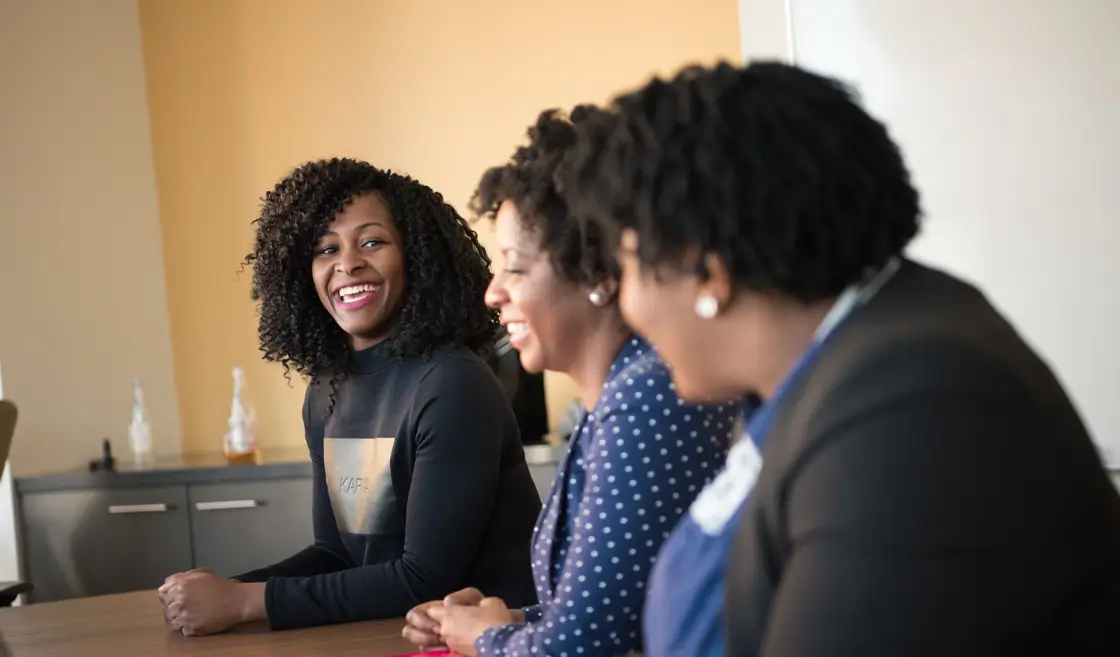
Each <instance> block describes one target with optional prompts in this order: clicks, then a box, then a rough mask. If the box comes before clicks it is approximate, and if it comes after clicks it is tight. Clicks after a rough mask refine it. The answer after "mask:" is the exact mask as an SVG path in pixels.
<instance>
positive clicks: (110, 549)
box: [21, 486, 192, 602]
mask: <svg viewBox="0 0 1120 657" xmlns="http://www.w3.org/2000/svg"><path fill="white" fill-rule="evenodd" d="M21 511H22V517H23V546H24V555H25V558H26V562H27V579H28V580H29V581H30V582H32V584H33V585H34V586H35V590H34V592H33V593H32V594H31V599H32V600H34V601H35V602H45V601H49V600H63V599H66V598H75V597H82V596H89V595H101V594H106V593H121V592H125V591H137V590H142V589H154V588H156V587H158V586H159V585H160V584H162V583H163V580H164V578H165V577H167V575H168V574H170V573H173V572H179V571H182V570H189V569H190V568H191V567H192V566H191V563H192V561H191V543H190V521H189V519H188V516H187V491H186V488H184V487H182V486H168V487H145V488H136V489H122V490H64V491H48V492H41V493H35V494H30V495H26V496H24V498H23V500H22V505H21Z"/></svg>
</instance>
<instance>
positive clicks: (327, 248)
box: [315, 246, 338, 256]
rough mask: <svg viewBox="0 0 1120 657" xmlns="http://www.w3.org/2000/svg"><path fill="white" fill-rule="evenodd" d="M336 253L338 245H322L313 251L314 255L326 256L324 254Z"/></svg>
mask: <svg viewBox="0 0 1120 657" xmlns="http://www.w3.org/2000/svg"><path fill="white" fill-rule="evenodd" d="M336 253H338V247H337V246H324V247H321V248H320V249H319V250H317V251H316V252H315V255H321V256H326V255H334V254H336Z"/></svg>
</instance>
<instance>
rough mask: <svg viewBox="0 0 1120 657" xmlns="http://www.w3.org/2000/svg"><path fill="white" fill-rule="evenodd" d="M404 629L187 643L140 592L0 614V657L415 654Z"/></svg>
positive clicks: (348, 627) (387, 624)
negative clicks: (58, 656) (402, 635)
mask: <svg viewBox="0 0 1120 657" xmlns="http://www.w3.org/2000/svg"><path fill="white" fill-rule="evenodd" d="M403 625H404V621H403V620H383V621H370V622H364V623H346V624H343V625H330V626H326V627H314V628H308V629H302V630H287V631H284V632H270V631H269V630H268V628H267V627H265V626H264V624H262V623H255V624H250V625H245V626H242V627H239V628H237V629H235V630H234V631H233V632H229V633H227V634H218V635H215V636H204V637H192V638H185V637H183V636H182V635H181V634H179V633H177V632H175V631H174V630H172V629H171V628H169V627H168V626H167V625H166V624H165V623H164V620H163V615H162V614H161V613H160V608H159V602H158V601H157V598H156V592H155V591H139V592H137V593H124V594H120V595H111V596H104V597H96V598H80V599H77V600H66V601H64V602H45V603H38V604H32V605H26V606H23V607H12V608H10V609H0V635H2V636H0V641H2V642H3V643H2V644H0V655H4V654H8V655H11V657H48V656H50V657H54V656H57V655H100V656H105V657H108V656H110V655H112V656H113V657H118V656H121V657H124V656H128V657H156V656H158V655H240V656H241V657H250V656H251V655H267V656H268V657H288V656H289V655H290V656H292V657H295V656H296V655H299V656H300V657H303V655H331V657H347V656H349V655H353V656H354V657H357V656H359V655H360V656H361V657H387V656H389V655H400V654H401V653H407V652H410V651H411V650H414V648H411V646H409V645H408V644H407V643H406V642H405V641H404V639H402V638H401V627H403ZM5 649H6V652H5Z"/></svg>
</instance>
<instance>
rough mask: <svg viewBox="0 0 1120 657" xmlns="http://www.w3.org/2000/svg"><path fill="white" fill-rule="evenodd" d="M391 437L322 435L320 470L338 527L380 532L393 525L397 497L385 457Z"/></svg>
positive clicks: (348, 530) (348, 531) (345, 530)
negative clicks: (324, 475)
mask: <svg viewBox="0 0 1120 657" xmlns="http://www.w3.org/2000/svg"><path fill="white" fill-rule="evenodd" d="M394 441H395V439H393V438H324V439H323V470H324V473H325V474H326V480H327V491H328V493H329V494H330V499H331V508H332V509H333V510H334V519H335V523H336V524H337V525H338V530H339V531H340V532H343V533H346V534H365V535H373V534H384V533H389V532H395V531H399V528H397V527H394V526H393V525H394V524H395V523H394V518H395V517H396V515H397V514H396V506H397V499H396V495H395V494H394V493H393V479H392V473H391V472H390V470H389V460H390V458H391V457H392V455H393V443H394Z"/></svg>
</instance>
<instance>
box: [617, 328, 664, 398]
mask: <svg viewBox="0 0 1120 657" xmlns="http://www.w3.org/2000/svg"><path fill="white" fill-rule="evenodd" d="M603 392H604V395H603V397H602V401H603V402H605V403H606V404H607V405H617V404H616V403H615V402H617V401H621V400H625V399H642V400H645V403H646V404H651V403H654V402H662V403H666V404H667V403H669V402H671V403H673V404H676V402H677V399H678V398H677V393H676V388H675V386H674V385H673V377H672V376H671V375H670V373H669V368H668V367H667V366H666V365H665V361H663V360H661V356H659V355H658V353H657V351H656V350H654V348H653V347H652V346H650V345H649V344H648V343H646V342H644V341H643V340H641V339H639V338H631V339H630V341H629V342H628V343H627V344H626V345H625V346H624V347H623V350H622V353H620V354H619V356H618V358H617V359H616V360H615V362H614V364H613V366H612V368H611V371H610V373H609V374H608V375H607V380H606V382H605V383H604V385H603ZM612 400H613V401H612Z"/></svg>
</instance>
